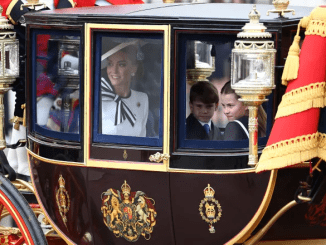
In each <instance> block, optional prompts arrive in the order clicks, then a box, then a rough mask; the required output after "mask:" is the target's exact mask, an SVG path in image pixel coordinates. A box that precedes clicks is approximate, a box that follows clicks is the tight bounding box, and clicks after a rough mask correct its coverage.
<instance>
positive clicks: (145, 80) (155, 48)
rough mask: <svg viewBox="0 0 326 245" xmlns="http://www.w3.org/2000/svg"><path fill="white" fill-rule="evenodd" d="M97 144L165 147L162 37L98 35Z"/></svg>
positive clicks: (144, 34)
mask: <svg viewBox="0 0 326 245" xmlns="http://www.w3.org/2000/svg"><path fill="white" fill-rule="evenodd" d="M94 43H95V46H94V47H95V55H94V57H93V61H94V64H95V65H94V71H93V74H94V94H95V96H94V105H95V106H94V109H95V110H94V127H93V135H94V141H95V142H103V143H105V142H107V143H108V142H110V143H118V144H119V143H121V144H135V145H150V146H162V111H163V104H162V101H163V100H162V92H163V90H162V89H161V86H163V34H160V33H151V34H146V33H139V34H136V33H128V34H127V33H123V34H121V33H114V32H112V31H111V32H98V33H95V35H94Z"/></svg>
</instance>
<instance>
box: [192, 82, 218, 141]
mask: <svg viewBox="0 0 326 245" xmlns="http://www.w3.org/2000/svg"><path fill="white" fill-rule="evenodd" d="M218 101H219V98H218V92H217V89H216V88H215V87H214V85H213V84H212V83H210V82H204V81H200V82H197V83H195V84H194V85H193V86H192V87H191V89H190V102H189V106H190V111H191V114H190V115H189V116H188V118H187V121H186V134H187V135H186V139H192V140H222V136H221V132H220V130H219V129H218V127H216V126H215V125H214V124H213V122H212V119H211V118H212V117H213V115H214V112H215V111H216V109H217V106H218Z"/></svg>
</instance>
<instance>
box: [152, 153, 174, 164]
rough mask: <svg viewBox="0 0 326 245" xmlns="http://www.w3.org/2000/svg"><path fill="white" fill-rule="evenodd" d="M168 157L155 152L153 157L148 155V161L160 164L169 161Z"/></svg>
mask: <svg viewBox="0 0 326 245" xmlns="http://www.w3.org/2000/svg"><path fill="white" fill-rule="evenodd" d="M169 158H170V156H169V154H166V153H164V154H162V153H160V152H156V153H155V154H154V155H150V157H149V160H150V161H151V162H162V161H164V160H165V161H167V160H169Z"/></svg>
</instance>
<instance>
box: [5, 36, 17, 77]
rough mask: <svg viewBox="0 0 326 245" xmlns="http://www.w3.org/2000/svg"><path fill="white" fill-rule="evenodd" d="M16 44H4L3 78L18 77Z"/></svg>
mask: <svg viewBox="0 0 326 245" xmlns="http://www.w3.org/2000/svg"><path fill="white" fill-rule="evenodd" d="M18 55H19V54H18V42H10V43H5V44H4V59H3V62H5V64H4V68H5V69H4V70H5V76H18V75H19V57H18Z"/></svg>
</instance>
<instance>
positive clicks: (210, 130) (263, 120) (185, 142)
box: [178, 34, 272, 151]
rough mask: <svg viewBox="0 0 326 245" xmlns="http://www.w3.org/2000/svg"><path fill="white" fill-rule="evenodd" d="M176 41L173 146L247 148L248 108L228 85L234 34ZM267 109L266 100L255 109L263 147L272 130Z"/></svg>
mask: <svg viewBox="0 0 326 245" xmlns="http://www.w3.org/2000/svg"><path fill="white" fill-rule="evenodd" d="M178 37H179V45H178V49H179V52H178V54H179V57H178V60H179V61H180V62H179V69H178V71H179V76H178V88H179V90H178V95H179V100H178V103H179V106H178V108H179V113H178V122H179V123H178V125H179V126H178V139H179V140H178V143H179V144H178V147H179V148H200V149H210V150H217V151H219V150H223V151H224V150H228V149H245V148H248V146H249V145H248V143H249V140H248V139H249V131H248V116H249V112H248V108H247V106H246V105H244V104H243V103H242V102H241V101H240V100H239V96H238V95H237V94H235V91H234V90H233V89H232V88H231V84H230V76H231V51H232V48H233V45H234V41H235V40H236V34H215V35H214V34H205V35H199V34H180V35H179V36H178ZM183 60H185V61H186V62H183ZM270 99H271V96H270ZM271 105H272V102H271V100H269V102H267V103H264V104H263V105H262V106H261V107H260V108H259V113H258V114H259V118H258V121H259V142H258V143H259V144H260V145H264V144H266V141H267V137H266V136H267V135H268V134H269V130H270V127H271V118H272V117H271V113H272V108H271Z"/></svg>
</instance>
